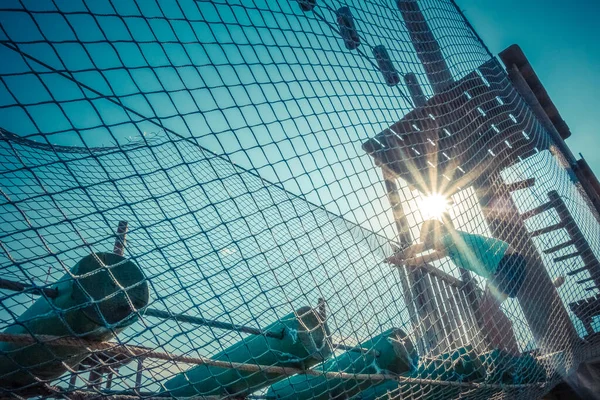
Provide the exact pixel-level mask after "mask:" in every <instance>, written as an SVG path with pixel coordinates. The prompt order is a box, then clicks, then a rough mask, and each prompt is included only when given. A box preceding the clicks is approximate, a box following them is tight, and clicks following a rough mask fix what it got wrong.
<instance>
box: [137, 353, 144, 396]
mask: <svg viewBox="0 0 600 400" xmlns="http://www.w3.org/2000/svg"><path fill="white" fill-rule="evenodd" d="M143 371H144V359H143V358H141V357H139V358H138V362H137V371H136V374H135V391H136V392H139V391H140V389H141V387H142V372H143Z"/></svg>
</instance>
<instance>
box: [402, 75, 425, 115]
mask: <svg viewBox="0 0 600 400" xmlns="http://www.w3.org/2000/svg"><path fill="white" fill-rule="evenodd" d="M404 83H405V84H406V87H407V88H408V93H409V94H410V98H411V99H412V101H413V105H414V106H415V108H419V107H423V106H424V105H425V103H427V97H425V94H424V93H423V89H422V88H421V85H419V81H418V80H417V76H416V75H415V74H413V73H412V72H409V73H407V74H405V75H404Z"/></svg>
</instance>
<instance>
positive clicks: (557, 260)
mask: <svg viewBox="0 0 600 400" xmlns="http://www.w3.org/2000/svg"><path fill="white" fill-rule="evenodd" d="M580 255H581V253H580V252H578V251H576V252H575V253H570V254H565V255H564V256H560V257H556V258H555V259H554V262H561V261H565V260H568V259H569V258H574V257H578V256H580Z"/></svg>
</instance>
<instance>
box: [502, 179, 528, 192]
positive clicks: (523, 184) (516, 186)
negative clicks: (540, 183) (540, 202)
mask: <svg viewBox="0 0 600 400" xmlns="http://www.w3.org/2000/svg"><path fill="white" fill-rule="evenodd" d="M534 185H535V178H529V179H525V180H523V181H518V182H515V183H505V184H504V189H505V190H506V191H507V192H514V191H517V190H521V189H526V188H530V187H532V186H534Z"/></svg>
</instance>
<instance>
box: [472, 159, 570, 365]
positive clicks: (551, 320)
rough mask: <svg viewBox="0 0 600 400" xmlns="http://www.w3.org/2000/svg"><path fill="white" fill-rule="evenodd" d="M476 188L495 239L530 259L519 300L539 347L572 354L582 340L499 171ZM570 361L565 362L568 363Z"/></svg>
mask: <svg viewBox="0 0 600 400" xmlns="http://www.w3.org/2000/svg"><path fill="white" fill-rule="evenodd" d="M475 187H476V188H477V194H478V197H479V203H480V205H481V208H482V210H483V215H484V217H485V219H486V221H487V223H488V225H489V227H490V230H491V232H492V235H493V236H494V237H496V238H498V239H500V240H503V241H505V242H507V243H509V244H510V245H511V246H512V247H513V248H514V249H515V250H516V251H517V252H518V253H519V254H521V255H523V256H524V257H525V258H526V259H527V269H526V276H525V280H524V282H523V285H522V287H521V290H520V291H519V294H518V296H517V298H518V299H519V302H520V304H521V307H522V309H523V314H524V315H525V318H526V319H527V322H528V324H529V327H530V328H531V331H532V333H533V336H534V338H535V340H536V342H537V345H538V347H539V348H540V349H542V351H544V352H558V351H564V350H569V349H570V347H571V346H572V344H573V343H574V342H575V341H577V340H578V339H579V338H578V336H577V333H576V332H575V329H574V328H573V324H572V323H571V320H570V319H569V315H568V314H567V312H566V310H565V308H564V306H563V304H562V302H561V300H560V297H559V296H558V293H557V291H556V288H555V287H554V285H553V284H552V280H551V279H550V277H549V275H548V273H547V272H546V268H545V267H544V264H543V262H542V260H541V258H540V256H539V254H538V252H537V249H536V248H535V245H534V244H533V242H532V241H531V238H530V235H529V232H528V231H527V228H526V227H525V225H524V223H523V220H522V219H521V216H520V215H519V213H518V210H517V208H516V205H515V203H514V202H513V200H512V198H511V195H510V192H509V191H508V188H507V187H506V186H505V185H504V184H503V181H502V178H501V177H500V174H499V170H498V169H497V170H495V171H492V172H491V173H490V174H486V175H485V176H481V177H480V178H479V179H477V180H476V182H475ZM568 360H569V358H568V357H565V358H564V361H565V363H567V362H568ZM566 367H567V369H569V367H570V366H566Z"/></svg>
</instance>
